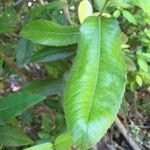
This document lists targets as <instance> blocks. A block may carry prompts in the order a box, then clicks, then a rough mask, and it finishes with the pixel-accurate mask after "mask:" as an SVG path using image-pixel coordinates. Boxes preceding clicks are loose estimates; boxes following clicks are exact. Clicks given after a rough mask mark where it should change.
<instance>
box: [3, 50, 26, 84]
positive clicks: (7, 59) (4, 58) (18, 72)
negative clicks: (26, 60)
mask: <svg viewBox="0 0 150 150" xmlns="http://www.w3.org/2000/svg"><path fill="white" fill-rule="evenodd" d="M0 57H1V58H2V59H3V60H4V62H5V63H6V64H7V65H8V66H10V67H11V68H13V69H14V70H15V72H16V73H17V74H19V75H20V76H21V77H22V78H23V79H24V80H25V81H26V80H27V76H26V75H25V74H24V73H23V71H22V70H21V69H19V68H18V67H17V65H16V63H15V62H14V61H13V60H11V59H10V58H8V57H7V56H6V55H5V54H4V53H3V52H2V51H1V50H0Z"/></svg>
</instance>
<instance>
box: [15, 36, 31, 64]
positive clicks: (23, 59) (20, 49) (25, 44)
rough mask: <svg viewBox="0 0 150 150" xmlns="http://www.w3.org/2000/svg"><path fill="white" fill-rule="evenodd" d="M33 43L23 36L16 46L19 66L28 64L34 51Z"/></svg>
mask: <svg viewBox="0 0 150 150" xmlns="http://www.w3.org/2000/svg"><path fill="white" fill-rule="evenodd" d="M33 46H34V45H33V43H32V42H31V41H29V40H27V39H24V38H21V39H20V40H19V42H18V44H17V46H16V50H15V53H16V61H17V64H18V65H19V66H23V65H25V64H27V63H28V62H29V60H30V58H31V55H32V52H33Z"/></svg>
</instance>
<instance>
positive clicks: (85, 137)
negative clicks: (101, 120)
mask: <svg viewBox="0 0 150 150" xmlns="http://www.w3.org/2000/svg"><path fill="white" fill-rule="evenodd" d="M100 29H101V20H100V18H98V41H100V42H98V43H99V44H98V50H99V53H98V58H99V59H98V67H97V75H96V78H95V84H94V90H93V95H92V100H91V103H90V108H89V113H88V118H87V129H86V134H85V136H84V145H85V144H86V139H87V134H88V129H89V120H90V116H91V109H92V105H93V103H94V95H95V91H96V87H97V80H98V77H99V67H100V51H101V46H100V45H101V43H102V42H101V38H100V37H102V36H101V35H100V34H101V32H100Z"/></svg>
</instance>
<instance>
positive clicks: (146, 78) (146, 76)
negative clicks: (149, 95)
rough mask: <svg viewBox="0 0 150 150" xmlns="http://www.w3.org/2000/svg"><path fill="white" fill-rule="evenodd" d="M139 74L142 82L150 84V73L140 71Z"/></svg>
mask: <svg viewBox="0 0 150 150" xmlns="http://www.w3.org/2000/svg"><path fill="white" fill-rule="evenodd" d="M139 75H140V76H141V77H142V80H143V82H144V84H145V85H147V86H150V73H146V72H143V71H141V72H140V73H139Z"/></svg>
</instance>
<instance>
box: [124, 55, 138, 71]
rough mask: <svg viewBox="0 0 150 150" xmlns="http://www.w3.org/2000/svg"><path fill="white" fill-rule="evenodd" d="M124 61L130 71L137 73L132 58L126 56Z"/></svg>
mask: <svg viewBox="0 0 150 150" xmlns="http://www.w3.org/2000/svg"><path fill="white" fill-rule="evenodd" d="M124 60H125V63H126V67H127V70H128V71H136V70H137V69H136V65H135V63H134V61H133V60H132V59H131V58H130V57H128V56H127V55H124Z"/></svg>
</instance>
